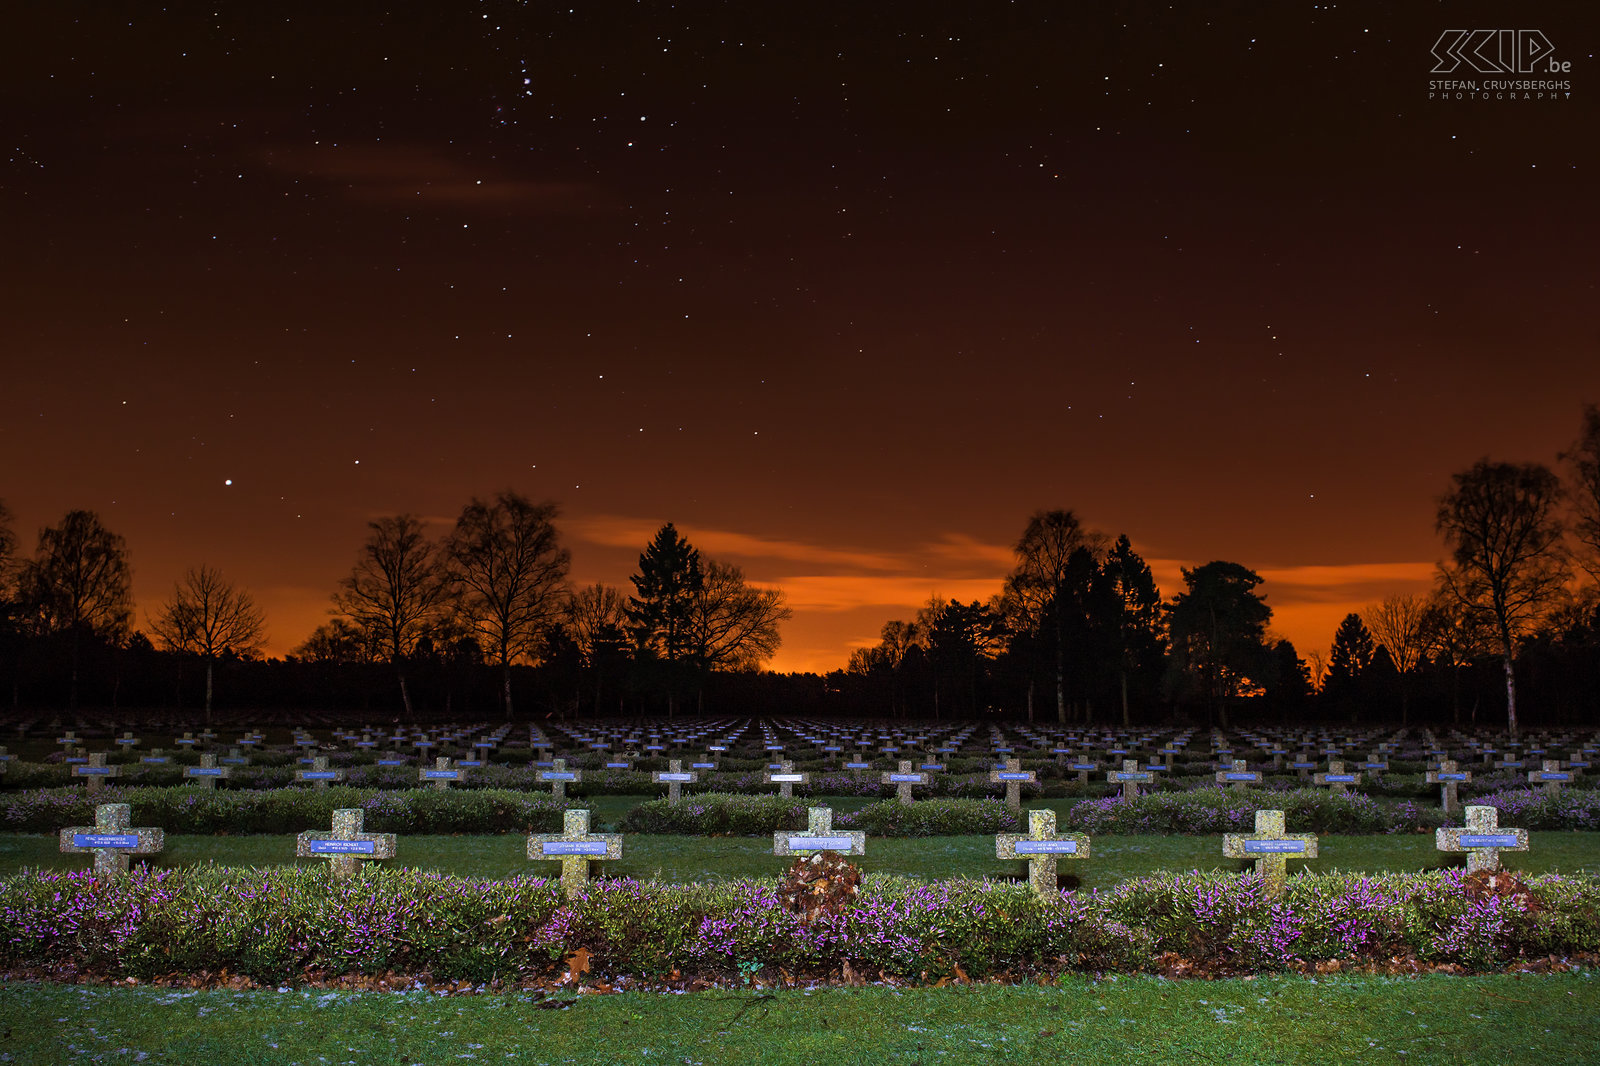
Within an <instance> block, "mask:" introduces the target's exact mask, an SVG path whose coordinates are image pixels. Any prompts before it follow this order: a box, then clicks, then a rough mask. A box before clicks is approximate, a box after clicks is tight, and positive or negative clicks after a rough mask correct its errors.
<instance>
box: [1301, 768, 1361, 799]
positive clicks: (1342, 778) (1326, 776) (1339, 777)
mask: <svg viewBox="0 0 1600 1066" xmlns="http://www.w3.org/2000/svg"><path fill="white" fill-rule="evenodd" d="M1311 780H1312V782H1313V783H1314V784H1318V785H1326V786H1327V787H1328V790H1329V791H1330V792H1336V793H1338V794H1339V795H1341V796H1342V795H1344V794H1345V793H1347V792H1349V791H1350V786H1351V785H1359V784H1360V783H1361V775H1360V774H1347V773H1345V771H1344V763H1343V762H1342V761H1340V760H1338V759H1330V760H1329V761H1328V772H1327V773H1323V774H1313V775H1312V777H1311Z"/></svg>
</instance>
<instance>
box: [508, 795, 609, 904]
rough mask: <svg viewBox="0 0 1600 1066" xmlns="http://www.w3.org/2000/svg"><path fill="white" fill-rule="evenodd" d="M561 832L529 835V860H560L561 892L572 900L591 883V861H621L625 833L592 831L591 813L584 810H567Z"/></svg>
mask: <svg viewBox="0 0 1600 1066" xmlns="http://www.w3.org/2000/svg"><path fill="white" fill-rule="evenodd" d="M561 829H562V831H561V832H560V833H559V834H557V833H535V834H532V835H530V836H529V837H528V858H530V859H550V860H554V861H559V862H560V863H561V893H562V895H564V896H566V897H567V898H568V899H571V898H572V897H573V896H576V895H578V893H580V892H582V891H583V889H584V886H586V885H587V884H588V883H589V863H590V862H591V861H594V862H598V861H599V860H601V859H620V858H622V834H621V833H591V832H589V812H588V811H582V810H578V811H567V812H566V814H565V815H564V816H563V818H562V821H561Z"/></svg>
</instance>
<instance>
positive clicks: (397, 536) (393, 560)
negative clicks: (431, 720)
mask: <svg viewBox="0 0 1600 1066" xmlns="http://www.w3.org/2000/svg"><path fill="white" fill-rule="evenodd" d="M367 528H368V529H369V530H370V531H371V532H370V534H369V535H368V537H367V543H366V544H365V545H363V547H362V549H361V554H360V555H359V556H358V557H357V558H356V563H355V566H353V567H352V568H351V570H350V576H349V577H347V578H345V579H344V580H343V581H341V582H340V583H339V591H338V592H336V593H334V596H333V602H334V606H335V607H336V608H337V609H338V610H340V611H342V612H343V613H344V614H345V615H346V616H347V617H349V619H350V620H351V621H352V622H353V623H355V625H356V626H357V628H359V629H361V630H364V631H365V633H366V634H367V635H368V639H369V640H370V642H371V643H372V644H373V646H375V647H376V648H377V649H378V653H379V655H380V656H381V657H382V658H385V659H387V660H388V661H389V662H390V663H391V664H392V665H393V666H394V669H395V677H396V679H397V680H398V681H399V683H400V702H401V704H402V705H403V706H404V707H405V712H406V716H407V717H408V718H409V717H411V715H412V713H413V712H412V707H411V692H410V690H409V689H408V688H407V687H406V660H407V659H408V658H409V657H410V655H411V653H412V652H413V651H414V650H415V649H416V646H417V641H418V640H419V639H421V638H422V637H423V636H425V635H427V634H428V632H429V631H430V630H431V629H432V628H433V627H434V626H435V625H436V624H437V623H438V621H439V618H440V615H441V614H442V611H443V607H444V604H445V597H446V592H447V586H446V582H445V580H444V574H443V571H442V567H441V566H440V562H439V553H438V549H437V548H436V547H435V546H434V545H433V544H432V543H430V542H429V541H428V539H427V537H426V536H425V535H424V533H423V529H422V522H421V521H420V520H419V519H417V518H416V517H415V516H413V515H408V514H403V515H396V516H394V517H392V518H380V519H378V520H377V521H375V522H369V523H367Z"/></svg>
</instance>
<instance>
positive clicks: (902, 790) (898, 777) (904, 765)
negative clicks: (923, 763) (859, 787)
mask: <svg viewBox="0 0 1600 1066" xmlns="http://www.w3.org/2000/svg"><path fill="white" fill-rule="evenodd" d="M881 780H882V781H883V783H884V784H886V785H893V786H894V787H895V795H896V797H897V798H898V799H899V800H900V802H901V803H903V804H905V805H906V806H908V807H909V806H911V803H912V799H911V789H912V787H913V786H916V785H926V784H927V783H928V775H927V774H925V773H922V772H921V771H919V770H913V769H911V760H910V759H901V760H900V769H899V770H897V771H891V772H888V773H885V774H883V775H882V778H881Z"/></svg>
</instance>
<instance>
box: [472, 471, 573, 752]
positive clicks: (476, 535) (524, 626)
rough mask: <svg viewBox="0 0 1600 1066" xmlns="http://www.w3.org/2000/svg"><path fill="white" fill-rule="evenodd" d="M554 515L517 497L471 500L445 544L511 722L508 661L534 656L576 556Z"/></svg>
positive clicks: (551, 507) (561, 601)
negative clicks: (492, 663)
mask: <svg viewBox="0 0 1600 1066" xmlns="http://www.w3.org/2000/svg"><path fill="white" fill-rule="evenodd" d="M555 517H556V505H555V504H553V503H548V502H546V503H541V504H534V503H531V502H529V501H528V500H527V499H526V498H525V497H523V496H519V495H517V494H516V493H514V492H503V493H501V494H500V495H499V496H497V497H496V498H495V499H494V500H493V501H492V502H489V503H485V502H484V501H482V500H480V499H478V498H477V497H473V500H472V502H471V503H469V504H467V506H466V507H465V508H463V509H462V512H461V517H460V518H458V519H457V520H456V528H455V531H454V532H453V533H451V535H450V538H449V540H447V541H446V542H445V548H444V551H445V555H446V557H447V558H448V559H449V562H450V576H451V579H452V580H453V581H454V582H455V583H456V585H457V587H458V589H459V591H460V596H459V597H458V602H459V604H460V607H461V610H462V612H463V614H464V615H465V619H466V621H467V622H468V623H469V624H470V625H471V626H472V628H473V629H474V630H475V631H476V633H477V635H478V637H479V645H480V646H481V647H483V648H485V649H487V650H488V651H489V652H490V653H491V654H492V655H493V656H494V661H495V662H496V664H497V665H498V666H499V667H500V691H501V697H502V700H503V703H504V707H505V713H506V720H507V721H510V720H511V709H512V708H511V664H512V663H513V662H515V661H516V660H518V659H523V658H528V659H531V658H533V657H535V656H536V655H537V653H538V651H539V646H540V643H541V641H542V640H543V637H544V634H545V633H546V632H547V631H548V629H549V627H550V626H551V625H552V624H554V622H555V621H556V619H557V618H558V617H559V616H560V613H561V610H562V608H563V607H564V606H565V604H566V599H567V596H566V581H567V571H568V570H569V569H570V568H571V564H572V555H571V553H570V552H568V551H567V550H566V549H565V548H563V547H561V544H560V535H559V534H558V533H557V532H556V527H555Z"/></svg>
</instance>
